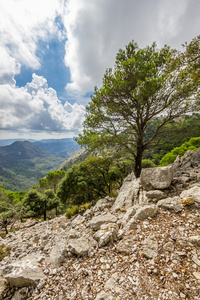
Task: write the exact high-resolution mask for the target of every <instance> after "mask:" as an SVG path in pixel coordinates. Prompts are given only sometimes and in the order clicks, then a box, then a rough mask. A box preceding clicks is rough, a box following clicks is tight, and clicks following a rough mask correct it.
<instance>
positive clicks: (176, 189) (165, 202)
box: [0, 148, 200, 300]
mask: <svg viewBox="0 0 200 300" xmlns="http://www.w3.org/2000/svg"><path fill="white" fill-rule="evenodd" d="M199 164H200V148H199V149H198V150H197V151H189V152H188V153H186V154H185V155H184V156H183V157H182V158H180V159H177V160H176V161H175V163H174V164H173V166H172V165H171V166H168V167H163V168H151V169H144V170H143V171H142V174H141V177H140V178H138V179H136V178H135V177H134V175H133V174H130V175H129V176H128V177H127V178H126V179H125V180H124V184H123V186H122V187H121V189H120V192H119V195H118V197H117V199H116V200H115V199H114V198H110V197H108V196H107V197H106V198H104V199H101V200H99V201H98V202H97V203H96V204H95V206H92V207H91V208H90V209H88V210H86V211H85V212H84V213H83V214H82V215H81V214H79V215H77V216H75V217H74V218H72V219H71V220H67V219H66V218H65V217H64V216H60V217H58V218H55V219H52V220H49V221H46V222H39V223H36V222H35V224H33V221H28V222H27V224H26V223H23V224H22V226H24V227H23V228H22V229H21V230H19V231H16V232H14V233H10V234H9V235H8V236H7V237H6V239H4V240H3V239H2V240H1V242H2V243H4V244H5V247H7V246H9V247H11V253H10V256H9V255H8V256H6V257H5V258H4V259H3V261H2V262H1V263H0V265H1V266H0V293H1V295H2V298H1V299H4V300H10V299H21V300H25V299H28V300H34V299H35V300H36V299H53V300H67V299H69V300H76V299H77V300H79V299H80V300H81V299H82V300H87V299H91V300H147V299H152V300H154V299H156V300H159V299H166V300H180V299H188V300H198V299H199V294H200V286H199V280H200V220H199V206H200V181H199V180H200V177H199ZM18 225H19V224H18ZM22 266H23V267H22ZM8 283H9V284H10V285H7V284H8Z"/></svg>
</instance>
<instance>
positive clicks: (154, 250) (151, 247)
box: [141, 236, 158, 258]
mask: <svg viewBox="0 0 200 300" xmlns="http://www.w3.org/2000/svg"><path fill="white" fill-rule="evenodd" d="M141 254H142V255H143V256H144V257H146V258H154V257H156V256H157V255H158V243H157V240H156V238H155V237H154V236H149V237H148V238H146V239H145V240H144V241H143V243H142V249H141Z"/></svg>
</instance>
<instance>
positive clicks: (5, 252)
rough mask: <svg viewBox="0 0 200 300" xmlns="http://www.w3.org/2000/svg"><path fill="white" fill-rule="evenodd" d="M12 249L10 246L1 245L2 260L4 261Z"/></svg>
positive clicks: (0, 254) (0, 258)
mask: <svg viewBox="0 0 200 300" xmlns="http://www.w3.org/2000/svg"><path fill="white" fill-rule="evenodd" d="M10 251H11V248H10V247H6V246H5V245H4V244H2V245H0V261H2V260H3V259H4V257H6V256H9V255H10Z"/></svg>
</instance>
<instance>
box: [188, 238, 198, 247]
mask: <svg viewBox="0 0 200 300" xmlns="http://www.w3.org/2000/svg"><path fill="white" fill-rule="evenodd" d="M188 242H189V243H191V244H192V245H194V246H197V247H200V236H199V235H195V236H194V235H193V236H190V237H189V239H188Z"/></svg>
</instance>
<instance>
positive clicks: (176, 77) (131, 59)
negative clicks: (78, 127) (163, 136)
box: [77, 42, 199, 177]
mask: <svg viewBox="0 0 200 300" xmlns="http://www.w3.org/2000/svg"><path fill="white" fill-rule="evenodd" d="M198 53H199V52H198ZM198 70H199V66H198ZM198 87H199V85H198V84H197V82H195V81H194V78H193V74H192V72H190V62H189V61H188V62H187V64H185V59H184V55H183V53H180V52H177V51H176V50H171V49H170V48H169V47H168V46H165V47H163V48H162V49H160V50H159V49H157V48H156V44H155V43H153V44H152V46H148V47H146V48H144V49H139V47H138V45H137V44H136V43H133V42H131V43H129V45H128V46H126V48H125V50H121V49H120V50H119V52H118V53H117V55H116V63H115V69H114V70H112V69H109V70H107V71H106V73H105V75H104V78H103V84H102V87H101V88H100V89H98V88H95V91H94V94H93V96H92V99H91V102H90V103H89V105H88V107H87V114H86V119H85V121H84V124H83V125H84V130H83V134H80V135H79V138H77V141H78V142H79V144H81V145H83V146H87V147H88V148H89V149H91V150H92V149H94V148H101V147H105V145H107V146H110V145H114V144H115V145H119V146H120V147H121V148H123V149H124V150H125V151H126V152H128V153H130V154H131V155H132V158H133V159H134V160H135V174H136V177H139V175H140V172H141V164H142V156H143V152H144V151H145V150H146V149H147V148H148V147H149V145H150V144H151V143H152V142H153V141H154V140H155V138H156V137H157V136H158V134H159V132H160V130H161V129H164V128H165V127H167V124H168V123H169V122H172V120H174V119H176V118H177V117H179V116H181V115H183V114H186V113H189V112H191V111H194V110H196V109H197V105H196V103H195V102H194V101H190V97H193V98H194V96H195V95H196V94H197V91H198ZM198 109H199V108H198ZM161 113H162V114H163V116H164V117H162V118H159V117H160V115H161ZM155 118H159V121H158V122H157V124H156V123H155V122H154V125H155V128H153V131H152V133H151V134H150V136H149V138H148V136H147V135H146V136H145V134H146V131H147V127H148V125H150V123H151V122H152V121H153V120H154V119H155ZM149 129H150V128H149ZM158 141H159V140H157V142H158Z"/></svg>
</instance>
